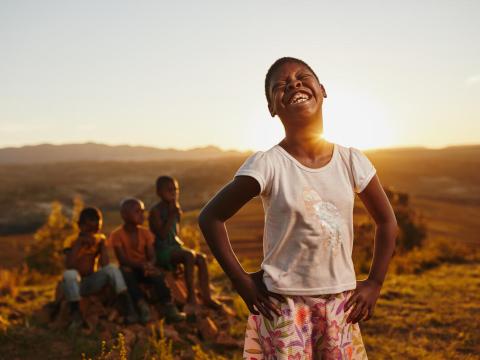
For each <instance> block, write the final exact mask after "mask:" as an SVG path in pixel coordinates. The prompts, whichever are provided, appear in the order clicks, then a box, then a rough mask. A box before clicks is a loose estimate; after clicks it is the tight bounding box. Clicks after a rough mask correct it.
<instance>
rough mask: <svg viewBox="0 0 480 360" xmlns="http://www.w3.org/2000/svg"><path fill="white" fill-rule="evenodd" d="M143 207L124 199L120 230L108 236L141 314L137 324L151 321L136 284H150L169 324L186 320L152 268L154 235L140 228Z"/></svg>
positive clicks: (153, 261) (156, 270)
mask: <svg viewBox="0 0 480 360" xmlns="http://www.w3.org/2000/svg"><path fill="white" fill-rule="evenodd" d="M144 211H145V207H144V205H143V202H141V201H140V200H138V199H134V198H131V199H126V200H124V201H123V202H122V205H121V215H122V218H123V221H124V224H123V226H121V227H119V228H117V229H116V230H114V231H113V232H112V233H111V234H110V243H111V244H112V245H113V247H114V249H115V254H116V255H117V258H118V261H119V263H120V265H121V270H122V274H123V277H124V278H125V281H126V283H127V287H128V291H129V293H130V296H131V297H132V299H133V301H134V302H135V304H136V305H137V307H138V310H139V312H140V321H141V322H142V323H147V322H148V321H149V320H150V311H149V307H148V305H147V303H146V301H145V296H144V294H143V292H142V291H141V289H140V287H139V284H140V283H147V284H152V285H153V288H154V291H155V293H156V296H157V298H158V300H159V301H160V302H161V303H162V304H164V312H163V313H164V315H165V319H166V321H167V322H168V323H171V322H178V321H182V320H184V319H185V314H184V313H180V312H179V311H178V310H177V308H176V306H175V304H174V303H173V302H172V297H171V294H170V289H169V288H168V287H167V285H166V284H165V280H164V277H163V274H162V273H161V272H160V270H159V269H158V268H156V267H155V252H154V250H153V234H152V233H151V232H150V231H149V230H148V229H147V228H144V227H143V226H141V225H142V224H143V222H144Z"/></svg>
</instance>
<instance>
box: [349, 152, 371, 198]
mask: <svg viewBox="0 0 480 360" xmlns="http://www.w3.org/2000/svg"><path fill="white" fill-rule="evenodd" d="M350 150H351V161H352V174H353V181H354V190H355V192H356V193H357V194H358V193H361V192H362V191H363V190H364V189H365V188H366V187H367V185H368V183H369V182H370V180H372V178H373V176H374V175H375V173H376V169H375V167H374V166H373V164H372V162H371V161H370V160H369V159H368V157H367V156H366V155H365V154H364V153H363V152H362V151H360V150H358V149H356V148H353V147H352V148H351V149H350Z"/></svg>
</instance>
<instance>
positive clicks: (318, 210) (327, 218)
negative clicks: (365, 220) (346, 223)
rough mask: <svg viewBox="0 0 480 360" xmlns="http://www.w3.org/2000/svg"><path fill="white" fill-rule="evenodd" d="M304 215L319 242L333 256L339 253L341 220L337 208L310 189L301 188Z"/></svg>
mask: <svg viewBox="0 0 480 360" xmlns="http://www.w3.org/2000/svg"><path fill="white" fill-rule="evenodd" d="M302 195H303V201H304V203H305V210H306V211H305V215H306V218H307V219H308V221H309V222H310V224H312V225H313V226H314V228H315V230H316V232H317V233H318V235H319V241H321V243H322V245H323V246H324V247H325V250H330V251H331V253H332V255H333V256H336V255H337V254H338V253H339V252H340V248H341V246H342V233H341V231H340V229H341V226H342V218H341V216H340V212H339V211H338V209H337V207H336V206H335V205H333V204H332V203H331V202H328V201H324V200H322V198H321V196H320V195H319V194H318V193H317V192H316V191H315V190H314V189H312V188H310V187H304V188H303V194H302Z"/></svg>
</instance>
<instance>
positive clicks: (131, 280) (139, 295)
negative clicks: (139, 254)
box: [121, 268, 145, 304]
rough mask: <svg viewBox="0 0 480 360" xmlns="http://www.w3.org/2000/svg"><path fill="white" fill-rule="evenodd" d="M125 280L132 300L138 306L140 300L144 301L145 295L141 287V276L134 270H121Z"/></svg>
mask: <svg viewBox="0 0 480 360" xmlns="http://www.w3.org/2000/svg"><path fill="white" fill-rule="evenodd" d="M121 271H122V275H123V279H124V280H125V283H126V284H127V289H128V293H129V294H130V296H131V298H132V300H133V301H134V302H135V303H136V304H137V303H138V302H139V301H140V300H144V298H145V295H144V294H143V292H142V290H141V289H140V286H139V280H140V279H139V275H138V274H137V272H135V271H134V270H132V269H123V268H122V269H121Z"/></svg>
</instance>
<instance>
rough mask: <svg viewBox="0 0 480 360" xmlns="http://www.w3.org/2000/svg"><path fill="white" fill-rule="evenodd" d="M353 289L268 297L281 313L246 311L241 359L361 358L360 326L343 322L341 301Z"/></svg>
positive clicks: (343, 303)
mask: <svg viewBox="0 0 480 360" xmlns="http://www.w3.org/2000/svg"><path fill="white" fill-rule="evenodd" d="M351 294H353V290H347V291H344V292H342V293H338V294H330V295H322V296H319V297H313V296H285V298H286V302H281V303H280V302H279V301H278V300H276V299H274V298H271V299H272V301H273V302H274V303H275V304H277V305H278V306H279V307H280V308H281V313H282V315H280V316H276V315H274V318H273V320H269V319H267V318H264V317H263V316H262V315H253V314H250V316H249V317H248V321H247V328H246V331H245V345H244V349H243V359H244V360H320V359H321V360H343V359H348V360H357V359H358V360H365V359H367V353H366V351H365V347H364V345H363V340H362V335H361V333H360V327H359V325H358V323H357V324H351V323H347V322H346V319H347V316H348V312H347V313H345V312H344V305H345V302H346V301H347V300H348V298H349V296H350V295H351Z"/></svg>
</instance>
